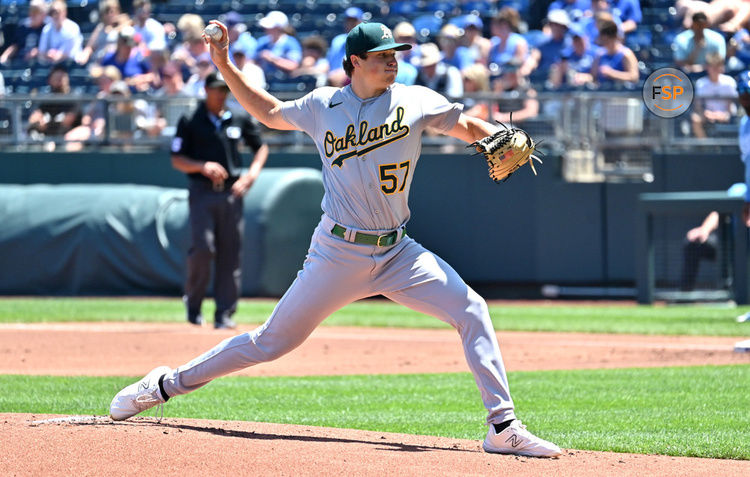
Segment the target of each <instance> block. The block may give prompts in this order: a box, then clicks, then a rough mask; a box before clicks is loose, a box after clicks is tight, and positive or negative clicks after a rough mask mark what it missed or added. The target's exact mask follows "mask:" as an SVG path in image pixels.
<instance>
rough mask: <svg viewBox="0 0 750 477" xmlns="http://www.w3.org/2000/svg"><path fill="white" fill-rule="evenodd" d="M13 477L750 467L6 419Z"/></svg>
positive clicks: (190, 424) (657, 471)
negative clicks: (539, 456)
mask: <svg viewBox="0 0 750 477" xmlns="http://www.w3.org/2000/svg"><path fill="white" fill-rule="evenodd" d="M0 422H3V436H4V439H3V441H4V449H3V452H2V453H0V468H2V469H4V470H3V473H4V474H6V475H61V474H63V473H65V474H67V475H97V476H98V475H159V476H166V475H179V476H180V477H185V476H188V475H294V476H298V475H321V476H330V475H373V476H375V475H377V476H382V475H404V476H415V475H556V476H559V475H570V476H579V477H580V476H587V475H591V476H601V475H609V476H611V475H723V476H730V475H738V476H739V475H750V461H730V460H714V459H696V458H684V457H679V458H677V457H668V456H650V455H649V456H646V455H632V454H615V453H609V452H590V451H577V450H565V451H564V453H563V456H562V457H561V458H559V459H533V458H528V457H515V456H502V455H495V454H486V453H484V452H482V450H481V447H480V441H478V440H477V441H472V440H461V439H447V438H442V437H431V436H412V435H404V434H391V433H385V432H371V431H357V430H351V429H332V428H325V427H313V426H297V425H282V424H266V423H257V422H240V421H207V420H190V419H164V420H163V421H161V422H160V423H157V422H156V421H155V420H154V419H151V418H134V419H132V420H129V421H124V422H117V423H115V422H112V421H110V420H109V418H107V417H103V416H42V415H31V414H0Z"/></svg>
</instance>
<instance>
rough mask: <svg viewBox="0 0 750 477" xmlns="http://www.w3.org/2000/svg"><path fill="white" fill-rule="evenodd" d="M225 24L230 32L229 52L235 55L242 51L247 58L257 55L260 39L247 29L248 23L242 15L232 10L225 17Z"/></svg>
mask: <svg viewBox="0 0 750 477" xmlns="http://www.w3.org/2000/svg"><path fill="white" fill-rule="evenodd" d="M224 24H225V25H226V26H227V31H228V32H229V50H230V51H229V53H230V56H232V57H233V56H234V53H235V52H236V51H238V50H239V51H242V53H243V54H244V55H245V57H246V58H253V57H254V56H255V49H256V48H257V47H258V40H256V39H255V38H253V35H252V34H251V33H250V32H249V31H247V25H246V24H245V22H244V21H243V19H242V15H241V14H240V13H237V12H235V11H231V12H229V13H227V14H226V16H225V17H224Z"/></svg>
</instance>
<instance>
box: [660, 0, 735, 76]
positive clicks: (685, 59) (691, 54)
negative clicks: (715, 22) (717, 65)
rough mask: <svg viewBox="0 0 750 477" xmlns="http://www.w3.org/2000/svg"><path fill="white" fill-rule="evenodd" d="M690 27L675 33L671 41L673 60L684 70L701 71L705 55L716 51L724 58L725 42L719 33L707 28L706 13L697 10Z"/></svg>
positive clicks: (704, 62)
mask: <svg viewBox="0 0 750 477" xmlns="http://www.w3.org/2000/svg"><path fill="white" fill-rule="evenodd" d="M692 19H693V22H692V25H691V26H690V29H688V30H685V31H683V32H682V33H680V34H679V35H677V36H676V37H675V39H674V42H673V43H672V49H673V50H674V60H675V63H677V66H679V67H680V68H682V69H683V70H684V71H686V72H693V73H696V72H701V71H703V67H704V65H705V64H706V55H707V54H709V53H718V54H719V55H721V57H722V58H726V53H727V52H726V42H725V41H724V37H723V36H722V35H721V33H719V32H716V31H713V30H709V29H708V19H707V17H706V14H705V13H703V12H698V13H696V14H694V15H693V17H692Z"/></svg>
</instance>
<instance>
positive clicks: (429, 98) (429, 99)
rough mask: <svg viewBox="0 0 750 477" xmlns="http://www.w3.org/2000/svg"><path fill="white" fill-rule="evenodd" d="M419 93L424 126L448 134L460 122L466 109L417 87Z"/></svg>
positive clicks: (433, 92)
mask: <svg viewBox="0 0 750 477" xmlns="http://www.w3.org/2000/svg"><path fill="white" fill-rule="evenodd" d="M416 88H419V90H420V91H419V92H418V93H416V94H415V96H417V97H419V98H421V100H422V118H423V119H424V126H425V127H431V128H433V129H437V130H438V131H440V132H447V131H449V130H451V129H452V128H453V126H455V125H456V123H457V122H458V117H459V116H460V115H461V112H462V111H463V109H464V106H463V104H461V103H451V102H449V101H448V100H447V99H446V98H445V96H443V95H442V94H439V93H436V92H435V91H433V90H431V89H429V88H425V87H423V86H417V87H416Z"/></svg>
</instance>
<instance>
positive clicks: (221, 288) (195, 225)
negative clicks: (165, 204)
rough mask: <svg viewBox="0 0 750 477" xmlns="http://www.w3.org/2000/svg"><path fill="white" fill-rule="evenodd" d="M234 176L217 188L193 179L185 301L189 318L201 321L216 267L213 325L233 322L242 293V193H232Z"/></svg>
mask: <svg viewBox="0 0 750 477" xmlns="http://www.w3.org/2000/svg"><path fill="white" fill-rule="evenodd" d="M233 183H234V180H231V179H230V180H227V181H226V182H225V183H224V186H223V187H220V188H216V187H213V186H212V185H211V183H209V182H207V181H202V180H195V179H191V180H190V186H189V191H190V199H189V204H190V236H191V246H190V250H189V251H188V258H187V278H186V281H185V298H184V299H185V304H186V306H187V314H188V320H189V321H191V322H193V323H200V322H201V321H202V317H201V304H202V302H203V298H204V297H205V296H206V290H207V289H208V284H209V281H210V279H211V264H212V263H215V269H214V287H213V289H214V290H213V291H214V300H215V301H216V313H215V316H214V325H215V326H221V325H222V324H227V323H231V320H230V319H231V316H232V315H233V314H234V312H235V311H236V310H237V300H238V298H239V293H240V280H241V268H240V256H241V255H240V252H241V247H242V235H243V231H244V218H243V213H242V202H243V201H242V197H235V196H234V195H232V191H231V186H232V184H233Z"/></svg>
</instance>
